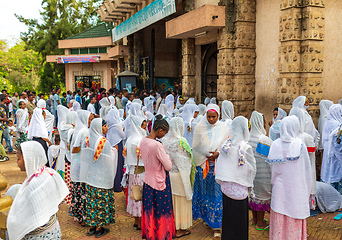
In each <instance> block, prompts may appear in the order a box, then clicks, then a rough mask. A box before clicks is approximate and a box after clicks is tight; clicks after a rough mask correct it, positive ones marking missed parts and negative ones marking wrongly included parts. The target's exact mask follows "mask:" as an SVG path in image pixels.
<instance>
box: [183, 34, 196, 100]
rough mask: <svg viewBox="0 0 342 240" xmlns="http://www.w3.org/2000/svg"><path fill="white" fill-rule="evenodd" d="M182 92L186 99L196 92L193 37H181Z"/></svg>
mask: <svg viewBox="0 0 342 240" xmlns="http://www.w3.org/2000/svg"><path fill="white" fill-rule="evenodd" d="M182 56H183V58H182V92H183V97H184V98H185V99H188V98H190V97H194V96H195V93H196V79H195V74H196V67H195V61H196V59H195V39H193V38H187V39H182Z"/></svg>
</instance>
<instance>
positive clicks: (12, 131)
mask: <svg viewBox="0 0 342 240" xmlns="http://www.w3.org/2000/svg"><path fill="white" fill-rule="evenodd" d="M8 129H9V135H10V143H11V148H13V137H14V132H16V128H15V126H14V124H13V119H9V122H8Z"/></svg>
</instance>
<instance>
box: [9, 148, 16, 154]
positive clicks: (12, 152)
mask: <svg viewBox="0 0 342 240" xmlns="http://www.w3.org/2000/svg"><path fill="white" fill-rule="evenodd" d="M9 153H11V154H16V153H17V150H15V149H13V150H12V151H11V152H9Z"/></svg>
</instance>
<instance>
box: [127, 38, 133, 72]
mask: <svg viewBox="0 0 342 240" xmlns="http://www.w3.org/2000/svg"><path fill="white" fill-rule="evenodd" d="M127 46H128V57H127V69H126V70H127V71H131V72H134V38H133V34H131V35H128V36H127Z"/></svg>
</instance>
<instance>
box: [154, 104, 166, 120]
mask: <svg viewBox="0 0 342 240" xmlns="http://www.w3.org/2000/svg"><path fill="white" fill-rule="evenodd" d="M158 114H160V115H162V116H163V118H164V119H165V118H166V114H167V106H166V105H165V104H163V103H162V104H160V106H159V109H158V112H157V114H156V115H158Z"/></svg>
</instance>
